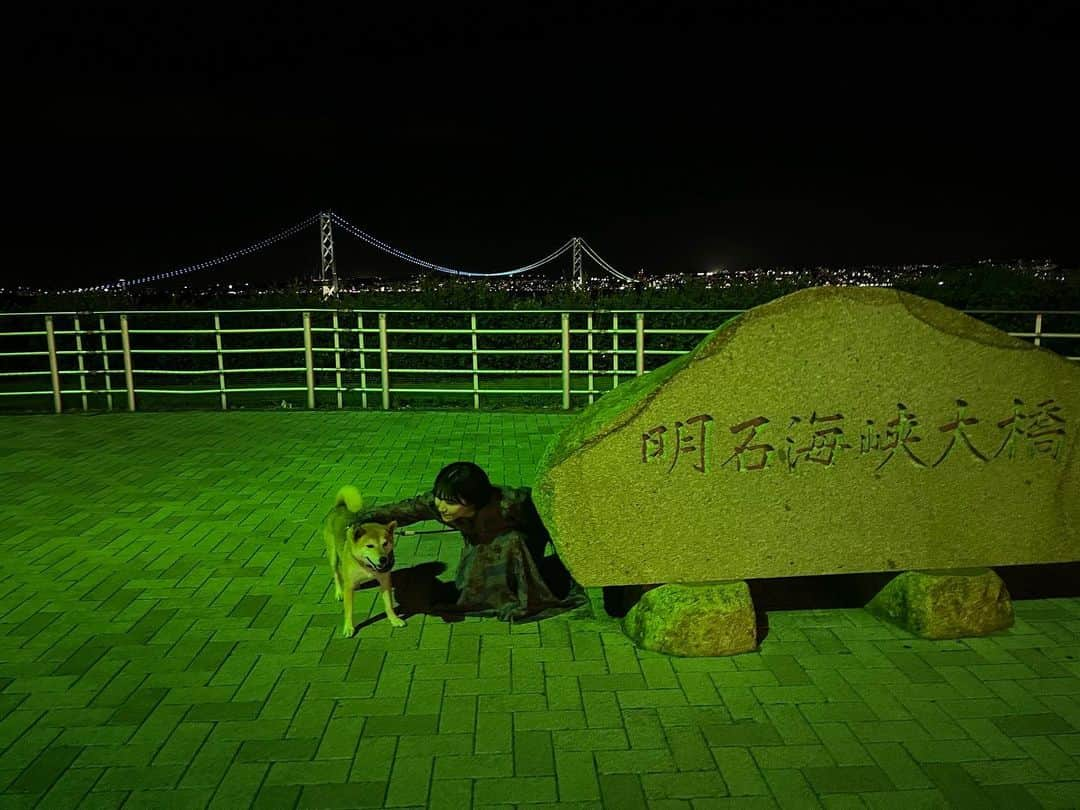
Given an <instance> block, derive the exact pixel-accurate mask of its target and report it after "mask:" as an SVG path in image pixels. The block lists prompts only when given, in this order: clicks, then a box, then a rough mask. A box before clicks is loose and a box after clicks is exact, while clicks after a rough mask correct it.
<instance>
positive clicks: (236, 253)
mask: <svg viewBox="0 0 1080 810" xmlns="http://www.w3.org/2000/svg"><path fill="white" fill-rule="evenodd" d="M318 219H319V215H318V214H314V215H313V216H310V217H308V218H307V219H305V220H303V221H302V222H297V223H296V224H295V225H291V226H289V227H288V228H286V229H285V230H283V231H279V232H278V233H276V234H274V235H273V236H269V237H267V238H266V239H260V240H259V241H258V242H253V243H252V244H250V245H248V246H247V247H245V248H240V249H239V250H233V251H230V252H229V253H224V254H222V255H221V256H218V257H217V258H215V259H207V260H206V261H202V262H197V263H196V264H189V265H188V266H186V267H179V268H177V269H176V270H169V271H166V272H163V273H152V274H150V275H146V276H142V277H140V278H135V279H119V280H117V281H114V282H111V283H109V284H98V285H97V286H94V287H78V288H74V289H70V290H61V291H60V292H62V293H74V292H101V291H103V290H113V289H124V288H126V287H132V286H134V285H136V284H146V283H147V282H150V281H161V280H162V279H166V278H176V277H177V276H184V275H187V274H188V273H194V272H195V271H196V270H206V269H207V268H210V267H216V266H217V265H219V264H225V263H226V262H230V261H232V260H233V259H239V258H240V257H241V256H247V255H248V254H249V253H254V252H255V251H257V250H262V249H263V248H265V247H269V246H270V245H272V244H274V243H275V242H280V241H281V240H282V239H288V238H289V237H290V236H293V235H295V234H297V233H299V232H300V231H302V230H303V229H304V228H306V227H308V226H309V225H311V224H312V223H313V222H316V221H317V220H318Z"/></svg>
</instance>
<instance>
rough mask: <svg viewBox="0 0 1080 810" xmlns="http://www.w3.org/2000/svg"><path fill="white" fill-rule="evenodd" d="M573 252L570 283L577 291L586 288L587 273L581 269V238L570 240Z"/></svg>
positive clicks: (576, 237)
mask: <svg viewBox="0 0 1080 810" xmlns="http://www.w3.org/2000/svg"><path fill="white" fill-rule="evenodd" d="M570 250H571V257H572V263H571V270H570V282H571V284H572V286H573V288H574V289H575V290H580V289H581V288H582V287H584V286H585V271H584V270H583V269H582V267H581V237H580V236H575V237H574V238H573V239H571V240H570Z"/></svg>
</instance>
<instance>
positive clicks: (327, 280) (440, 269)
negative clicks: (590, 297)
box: [62, 211, 635, 298]
mask: <svg viewBox="0 0 1080 810" xmlns="http://www.w3.org/2000/svg"><path fill="white" fill-rule="evenodd" d="M316 224H317V226H318V229H319V277H318V283H319V284H320V286H321V287H322V292H323V295H324V296H325V297H328V298H329V297H333V296H336V295H337V294H338V291H339V290H340V285H339V281H338V272H337V263H336V261H335V259H334V233H335V227H336V228H337V230H339V231H341V232H343V233H346V234H348V235H349V236H351V237H353V238H355V239H358V240H359V241H361V242H363V243H364V244H366V245H368V246H369V247H373V248H375V249H376V250H379V251H382V252H383V253H386V254H388V255H389V256H392V257H393V258H395V259H398V260H399V261H402V262H405V263H407V264H411V265H413V266H415V267H418V268H420V269H422V270H426V271H429V272H435V273H441V274H443V275H447V276H457V277H461V278H504V277H507V276H517V275H521V274H522V273H527V272H529V271H532V270H537V269H539V268H541V267H544V266H545V265H549V264H551V263H552V262H555V261H557V260H559V259H561V258H563V257H564V256H566V255H567V254H568V253H569V254H570V278H571V283H572V284H573V286H574V287H576V288H580V287H584V286H585V283H586V275H585V263H584V259H586V258H588V259H591V260H592V261H593V262H595V263H596V265H597V267H598V268H599V269H600V271H601V272H602V273H604V274H607V275H608V276H611V277H613V278H616V279H618V280H619V281H624V282H633V281H635V279H634V278H632V277H630V276H628V275H627V274H625V273H622V272H620V271H619V270H617V269H616V268H614V267H613V266H612V265H611V264H610V263H609V262H608V261H607V260H605V259H604V258H603V257H602V256H601V255H600V254H599V253H597V252H596V250H594V249H593V248H592V246H590V245H589V243H588V242H586V241H585V240H584V239H583V238H582V237H580V236H572V237H570V238H569V239H567V240H566V241H565V242H564V243H563V244H562V245H560V246H559V247H558V248H556V249H555V250H553V251H552V252H551V253H549V254H548V255H546V256H544V257H543V258H541V259H537V260H536V261H534V262H530V263H529V264H525V265H522V266H520V267H514V268H511V269H509V270H498V271H494V272H487V273H481V272H473V271H468V270H460V269H457V268H453V267H447V266H446V265H443V264H439V263H437V262H432V261H428V260H426V259H421V258H418V257H416V256H413V255H411V254H409V253H406V252H405V251H403V250H400V249H399V248H396V247H394V246H393V245H389V244H387V243H386V242H384V241H382V240H381V239H378V238H377V237H375V236H372V235H371V234H369V233H367V232H366V231H364V230H362V229H360V228H358V227H356V226H355V225H354V224H352V223H351V222H349V221H348V220H347V219H345V218H344V217H343V216H341V215H340V214H337V213H334V212H333V211H320V212H319V213H318V214H313V215H312V216H310V217H308V218H307V219H304V220H302V221H300V222H297V223H295V224H294V225H290V226H289V227H288V228H284V229H282V230H280V231H278V232H277V233H275V234H273V235H272V236H268V237H266V238H265V239H260V240H258V241H257V242H253V243H251V244H249V245H247V246H246V247H243V248H240V249H238V250H233V251H230V252H228V253H224V254H222V255H220V256H217V257H215V258H212V259H206V260H204V261H200V262H196V263H194V264H189V265H186V266H184V267H178V268H176V269H173V270H168V271H162V272H158V273H151V274H148V275H145V276H141V277H139V278H135V279H117V280H115V281H112V282H108V283H105V284H99V285H96V286H91V287H79V288H73V289H68V290H63V291H62V292H64V293H85V292H116V291H121V290H126V289H129V288H131V287H136V286H139V285H141V284H149V283H152V282H155V281H166V280H170V279H174V278H180V277H182V276H188V275H191V274H193V273H198V272H201V271H204V270H209V269H211V268H214V267H218V266H221V265H224V264H227V263H228V262H231V261H234V260H236V259H240V258H242V257H245V256H249V255H251V254H254V253H258V252H259V251H262V250H265V249H267V248H269V247H271V246H272V245H274V244H276V243H278V242H281V241H283V240H285V239H290V238H292V237H294V236H296V235H297V234H299V233H302V232H303V231H305V230H307V229H309V228H311V227H313V226H315V225H316Z"/></svg>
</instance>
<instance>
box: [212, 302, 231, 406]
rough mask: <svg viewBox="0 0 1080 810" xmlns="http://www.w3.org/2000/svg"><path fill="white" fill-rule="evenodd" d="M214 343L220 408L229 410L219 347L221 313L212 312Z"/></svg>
mask: <svg viewBox="0 0 1080 810" xmlns="http://www.w3.org/2000/svg"><path fill="white" fill-rule="evenodd" d="M214 344H215V345H216V346H217V369H218V391H219V392H220V396H221V410H223V411H227V410H229V400H228V398H227V396H226V393H225V352H224V351H222V348H221V315H219V314H218V313H217V312H215V313H214Z"/></svg>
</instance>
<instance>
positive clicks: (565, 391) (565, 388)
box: [562, 312, 570, 411]
mask: <svg viewBox="0 0 1080 810" xmlns="http://www.w3.org/2000/svg"><path fill="white" fill-rule="evenodd" d="M562 406H563V410H564V411H568V410H570V313H569V312H564V313H562Z"/></svg>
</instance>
